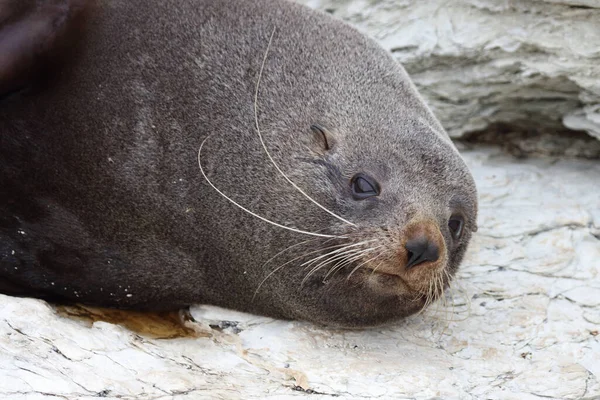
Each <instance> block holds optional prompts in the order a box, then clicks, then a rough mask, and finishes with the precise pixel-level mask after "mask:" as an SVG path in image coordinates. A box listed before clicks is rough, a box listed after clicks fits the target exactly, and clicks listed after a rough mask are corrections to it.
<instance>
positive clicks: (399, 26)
mask: <svg viewBox="0 0 600 400" xmlns="http://www.w3.org/2000/svg"><path fill="white" fill-rule="evenodd" d="M297 1H298V2H300V3H303V4H306V5H309V6H311V7H314V8H317V9H321V10H325V11H328V12H331V13H333V14H334V15H335V16H337V17H339V18H342V19H344V20H346V21H348V22H350V23H352V24H354V25H355V26H357V27H358V28H359V29H361V30H362V31H364V32H366V33H368V34H369V35H371V36H373V37H375V38H376V39H377V40H378V41H379V42H380V43H381V44H382V45H383V46H384V47H385V48H386V49H388V50H389V51H391V52H392V53H393V55H394V56H395V57H396V59H397V60H398V61H400V62H401V63H402V64H403V65H404V67H405V68H406V70H407V71H408V72H409V73H410V75H411V76H412V78H413V79H414V81H415V84H416V85H417V87H418V88H419V90H420V91H421V93H422V94H423V96H424V97H425V99H426V101H427V103H428V104H429V105H430V106H431V107H432V109H433V111H434V112H435V114H436V115H437V116H438V118H440V120H441V121H442V124H443V125H444V126H445V127H446V129H447V130H448V132H449V133H450V135H451V136H453V137H460V136H462V135H464V134H465V133H467V132H472V131H478V130H482V129H484V128H486V127H487V126H489V125H490V124H494V123H497V122H507V123H510V124H511V125H512V126H521V127H525V128H527V129H529V128H532V127H533V128H542V129H544V130H545V129H550V130H552V131H556V130H559V129H564V128H569V129H573V130H583V131H586V132H588V133H589V134H590V135H592V136H595V137H597V138H599V139H600V0H452V1H448V0H297ZM332 40H335V38H332Z"/></svg>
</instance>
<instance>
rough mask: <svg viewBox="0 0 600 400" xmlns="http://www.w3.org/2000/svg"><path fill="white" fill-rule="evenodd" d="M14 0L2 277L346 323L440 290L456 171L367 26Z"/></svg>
mask: <svg viewBox="0 0 600 400" xmlns="http://www.w3.org/2000/svg"><path fill="white" fill-rule="evenodd" d="M13 1H15V2H16V1H17V0H13ZM29 1H30V3H31V4H35V7H34V6H32V7H33V8H31V9H29V10H24V11H19V12H18V13H16V12H14V10H11V7H10V3H11V0H7V1H5V2H2V3H0V49H4V51H3V52H2V53H1V54H2V55H1V56H0V57H1V58H0V82H2V83H3V85H2V86H0V90H2V92H0V96H2V100H1V103H0V129H1V132H0V165H1V167H0V168H1V169H0V187H2V192H1V194H0V291H2V292H4V293H8V294H13V295H23V296H35V297H40V298H45V299H50V300H54V301H67V302H81V303H85V304H90V305H99V306H110V307H119V308H135V309H152V310H168V309H175V308H179V307H184V306H187V305H190V304H194V303H209V304H215V305H219V306H222V307H228V308H233V309H238V310H242V311H247V312H251V313H258V314H263V315H268V316H272V317H277V318H287V319H302V320H308V321H313V322H316V323H320V324H326V325H333V326H343V327H361V326H371V325H377V324H382V323H385V322H388V321H393V320H398V319H400V318H403V317H405V316H407V315H410V314H413V313H415V312H417V311H419V310H421V309H423V307H425V306H426V305H427V304H428V303H429V302H431V301H432V300H434V299H435V298H436V297H438V296H439V295H440V293H441V292H442V290H443V288H444V287H446V286H447V285H448V283H449V282H450V280H451V278H452V276H453V275H454V274H455V272H456V270H457V268H458V265H459V263H460V261H461V259H462V257H463V254H464V252H465V249H466V247H467V244H468V242H469V239H470V236H471V232H472V231H474V230H475V229H476V214H477V196H476V189H475V185H474V182H473V179H472V177H471V175H470V173H469V171H468V169H467V167H466V165H465V163H464V162H463V160H462V159H461V157H460V155H459V154H458V152H457V150H456V148H455V147H454V146H453V144H452V142H451V141H450V139H449V137H448V136H447V134H446V133H445V132H444V130H443V128H442V127H441V125H440V124H439V122H438V121H437V120H436V119H435V117H434V116H433V114H432V113H431V111H430V110H429V109H428V107H427V106H426V105H425V103H424V102H423V100H422V99H421V97H420V95H419V94H418V93H417V91H416V89H415V87H414V85H413V84H412V83H411V81H410V79H409V77H408V76H407V74H406V72H405V71H404V69H403V68H402V67H401V66H400V65H399V64H398V63H397V62H395V61H394V60H393V58H392V57H391V56H390V55H389V54H388V53H387V52H386V51H384V50H383V49H382V48H381V47H380V46H379V45H377V44H376V43H375V42H374V41H373V40H372V39H370V38H368V37H366V36H364V35H363V34H361V33H359V32H358V31H357V30H356V29H354V28H352V27H350V26H349V25H347V24H345V23H343V22H341V21H338V20H336V19H334V18H333V17H331V16H329V15H326V14H324V13H320V12H317V11H313V10H310V9H308V8H306V7H304V6H300V5H298V4H294V3H291V2H287V1H283V0H254V1H246V0H219V1H214V0H160V1H158V0H154V1H151V5H150V4H148V1H142V0H113V1H109V2H92V3H91V4H90V5H89V6H88V7H86V6H85V5H86V3H85V2H84V1H74V0H42V1H33V0H29ZM40 4H41V5H42V6H43V5H47V6H48V7H46V8H44V7H42V6H41V5H40ZM40 7H41V8H40ZM84 8H85V9H86V10H87V11H86V12H85V13H84V12H81V10H82V9H84ZM11 13H12V14H14V15H12V16H10V14H11ZM7 15H8V17H7ZM82 15H85V17H81V16H82ZM82 19H84V22H85V23H80V21H81V20H82ZM7 21H9V22H7ZM32 21H34V22H32ZM33 25H35V26H36V27H41V28H40V29H37V30H32V29H27V28H28V27H30V26H33ZM81 26H84V28H83V30H81V29H80V28H81ZM31 32H34V33H35V34H31ZM73 37H75V39H76V40H75V42H78V43H72V44H70V45H68V46H64V45H62V44H63V43H64V41H68V40H69V38H73ZM15 43H17V44H19V43H20V45H14V44H15ZM57 48H63V49H64V48H67V49H68V52H67V53H68V57H66V58H65V60H66V61H65V62H64V63H62V64H61V65H60V68H59V69H58V71H57V72H56V73H55V74H52V76H51V78H48V77H47V76H45V75H44V77H43V78H40V77H41V76H42V71H43V70H45V64H44V63H45V62H47V60H51V59H53V58H52V55H53V52H54V51H55V49H57ZM25 65H27V66H28V69H27V72H26V73H18V74H15V73H14V71H23V69H22V68H21V67H23V66H25Z"/></svg>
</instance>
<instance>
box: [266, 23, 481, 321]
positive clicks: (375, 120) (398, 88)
mask: <svg viewBox="0 0 600 400" xmlns="http://www.w3.org/2000/svg"><path fill="white" fill-rule="evenodd" d="M346 33H348V35H349V36H351V38H346V40H347V41H346V42H344V43H343V44H340V43H338V42H332V41H330V40H328V39H327V37H322V38H320V37H317V36H315V32H311V34H310V35H309V34H308V33H307V35H306V36H305V40H306V41H305V42H304V43H303V44H302V45H300V47H298V46H297V45H296V44H293V45H292V43H296V42H294V40H295V39H293V37H288V36H287V35H288V31H287V30H281V31H279V32H277V35H276V36H275V40H274V41H273V43H272V47H271V48H270V50H271V51H270V52H269V53H268V54H267V55H268V57H266V58H265V59H266V62H265V64H264V71H261V72H263V74H262V75H261V76H262V78H263V81H262V82H261V86H260V90H257V93H258V94H259V95H258V96H257V97H256V100H257V104H256V106H257V109H258V110H260V112H259V113H257V124H258V125H260V126H261V127H262V130H263V132H264V136H265V137H266V143H268V145H267V146H266V147H271V149H273V150H274V158H275V159H276V162H277V164H279V165H280V166H281V170H282V171H284V173H285V174H287V176H288V177H289V178H290V180H291V182H294V183H295V184H296V185H297V186H298V188H301V189H302V190H303V191H304V192H305V193H306V194H308V195H309V197H310V198H311V200H313V201H314V202H315V203H317V204H318V205H321V206H323V208H324V209H325V210H326V211H328V212H329V215H327V214H325V213H324V212H322V211H319V210H318V209H316V208H315V207H314V204H313V205H311V204H310V202H308V201H307V199H304V198H302V194H300V193H299V192H298V190H296V189H297V188H294V187H293V185H290V184H289V183H290V182H283V184H277V185H273V186H274V188H275V189H276V190H278V196H277V198H278V199H279V203H282V204H284V205H285V207H283V206H282V207H281V208H279V209H278V210H277V213H276V215H275V218H277V220H278V221H289V223H290V224H291V225H293V226H295V227H297V228H301V229H303V230H305V231H306V230H308V231H310V232H313V233H318V232H319V233H322V234H326V235H329V236H328V237H325V238H314V240H310V241H308V242H307V243H306V244H304V245H302V244H300V243H299V242H300V241H301V239H297V240H296V243H295V244H291V243H288V242H285V241H281V244H280V243H279V242H276V243H277V244H278V245H279V246H280V247H276V248H275V249H273V253H275V252H276V251H283V252H284V258H287V260H288V261H286V262H285V263H282V264H281V265H282V267H281V268H279V267H278V268H275V267H276V266H277V264H274V265H269V263H267V266H266V267H264V271H262V273H263V276H262V278H264V279H268V280H270V281H271V282H275V284H271V285H270V286H269V284H265V286H267V287H268V288H267V287H265V288H264V289H262V288H261V289H260V290H261V291H263V290H264V293H261V294H260V295H259V296H257V297H259V302H260V301H261V299H262V300H263V301H264V302H265V304H266V303H267V302H269V303H270V304H273V303H277V304H282V303H283V304H284V307H283V309H284V310H283V312H282V313H283V314H284V315H286V316H292V317H294V318H301V319H308V320H312V321H317V322H322V323H325V324H329V325H339V326H367V325H375V324H380V323H383V322H386V321H390V320H395V319H399V318H402V317H405V316H407V315H410V314H412V313H415V312H417V311H419V310H421V309H423V308H424V307H425V306H427V305H428V304H429V303H430V302H432V301H433V300H435V299H436V298H438V297H439V296H440V295H441V294H442V291H443V289H444V288H445V287H447V286H448V284H449V282H450V280H451V278H452V277H453V275H454V274H455V272H456V270H457V268H458V264H459V263H460V261H461V259H462V257H463V254H464V252H465V249H466V246H467V244H468V242H469V239H470V236H471V232H472V231H474V230H475V229H476V214H477V196H476V190H475V185H474V182H473V178H472V176H471V174H470V173H469V171H468V169H467V167H466V165H465V164H464V162H463V160H462V159H461V157H460V156H459V154H458V152H457V150H456V148H455V147H454V145H453V144H452V142H451V141H450V139H449V137H448V136H447V134H446V133H445V132H444V130H443V128H442V127H441V126H440V124H439V122H438V121H437V120H436V119H435V117H434V116H433V114H432V113H431V111H430V110H429V109H428V107H427V106H426V105H425V104H424V102H423V101H422V99H421V98H420V96H419V94H418V93H417V91H416V89H415V87H414V85H413V84H412V83H411V81H410V79H409V78H408V76H407V74H406V72H405V71H404V70H403V69H402V67H401V66H399V65H398V64H397V62H396V61H395V60H393V59H392V58H391V57H390V56H389V54H387V53H386V52H385V51H383V50H382V49H381V48H380V47H379V46H378V45H377V44H376V43H373V42H372V41H370V40H366V39H365V38H364V37H362V36H359V35H358V34H357V33H355V32H346ZM355 34H356V36H355ZM288 40H289V42H290V43H286V42H287V41H288ZM311 41H312V42H311ZM291 48H293V51H292V50H290V49H291ZM315 48H318V49H319V52H315V51H309V50H311V49H313V50H314V49H315ZM283 49H285V50H283ZM306 54H311V55H312V56H311V57H306ZM262 99H264V102H263V101H262ZM267 101H268V103H267ZM275 143H276V144H277V146H276V147H274V146H273V145H272V144H275ZM272 167H273V166H272V165H267V168H266V169H265V171H268V172H265V175H266V176H273V172H274V171H273V168H272ZM280 172H281V171H280ZM263 180H264V178H263ZM275 202H276V201H273V204H275ZM266 211H271V210H266ZM273 214H275V212H274V213H273ZM284 245H285V246H284ZM286 247H287V248H286ZM265 277H266V278H265ZM260 283H261V285H259V286H261V287H262V285H263V282H262V279H261V282H260ZM269 292H270V294H267V293H269ZM257 310H259V311H260V310H261V309H260V308H257Z"/></svg>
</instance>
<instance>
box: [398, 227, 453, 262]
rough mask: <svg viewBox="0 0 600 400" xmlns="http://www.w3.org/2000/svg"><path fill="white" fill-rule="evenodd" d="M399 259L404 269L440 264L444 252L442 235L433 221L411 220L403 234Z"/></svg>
mask: <svg viewBox="0 0 600 400" xmlns="http://www.w3.org/2000/svg"><path fill="white" fill-rule="evenodd" d="M402 243H403V245H402V249H401V251H400V253H401V259H402V260H404V271H406V272H408V271H412V270H413V269H414V270H418V269H420V267H425V266H427V265H429V266H434V268H435V267H436V266H441V265H439V264H440V258H442V256H443V254H444V252H445V243H444V237H443V236H442V233H441V232H440V229H439V227H438V224H437V223H435V221H432V220H428V219H424V220H418V221H413V223H411V224H410V225H409V226H408V227H407V229H406V230H405V232H404V234H403V240H402Z"/></svg>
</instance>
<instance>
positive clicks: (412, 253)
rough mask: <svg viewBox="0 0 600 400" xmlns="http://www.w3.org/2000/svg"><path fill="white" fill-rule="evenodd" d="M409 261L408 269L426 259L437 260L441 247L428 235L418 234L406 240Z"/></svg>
mask: <svg viewBox="0 0 600 400" xmlns="http://www.w3.org/2000/svg"><path fill="white" fill-rule="evenodd" d="M404 247H406V251H407V255H408V262H407V263H406V269H410V268H412V267H414V266H417V265H419V264H422V263H424V262H426V261H437V260H438V258H439V257H440V249H439V247H438V245H437V244H435V242H433V241H431V240H429V239H428V238H427V236H418V237H416V238H413V239H410V240H408V241H407V242H406V245H405V246H404Z"/></svg>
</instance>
